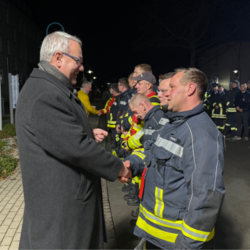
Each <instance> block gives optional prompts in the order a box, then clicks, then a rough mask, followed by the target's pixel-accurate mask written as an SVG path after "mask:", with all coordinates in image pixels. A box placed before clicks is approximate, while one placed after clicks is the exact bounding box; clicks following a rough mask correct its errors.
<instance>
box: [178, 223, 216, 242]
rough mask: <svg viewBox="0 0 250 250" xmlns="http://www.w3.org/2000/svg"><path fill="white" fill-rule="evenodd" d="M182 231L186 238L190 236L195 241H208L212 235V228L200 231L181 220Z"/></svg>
mask: <svg viewBox="0 0 250 250" xmlns="http://www.w3.org/2000/svg"><path fill="white" fill-rule="evenodd" d="M181 231H182V233H183V234H184V235H185V236H187V237H188V238H191V239H193V240H197V241H204V242H206V241H210V240H211V239H213V237H214V228H213V230H212V232H205V231H200V230H197V229H194V228H192V227H190V226H188V225H187V224H186V223H185V221H183V224H182V230H181Z"/></svg>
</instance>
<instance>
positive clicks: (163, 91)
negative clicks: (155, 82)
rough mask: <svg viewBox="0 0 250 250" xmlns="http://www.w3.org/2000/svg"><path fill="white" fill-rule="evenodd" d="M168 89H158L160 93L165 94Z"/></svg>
mask: <svg viewBox="0 0 250 250" xmlns="http://www.w3.org/2000/svg"><path fill="white" fill-rule="evenodd" d="M166 91H168V89H166V90H158V93H161V94H164V93H165V92H166Z"/></svg>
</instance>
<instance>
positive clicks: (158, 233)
mask: <svg viewBox="0 0 250 250" xmlns="http://www.w3.org/2000/svg"><path fill="white" fill-rule="evenodd" d="M136 226H137V227H139V228H140V229H142V230H143V231H145V232H147V233H148V234H150V235H152V236H153V237H155V238H157V239H161V240H164V241H168V242H171V243H175V241H176V238H177V236H178V234H174V233H168V232H165V231H163V230H160V229H157V228H154V227H152V226H150V225H149V224H148V223H147V222H146V221H145V220H143V219H142V218H141V217H138V219H137V222H136Z"/></svg>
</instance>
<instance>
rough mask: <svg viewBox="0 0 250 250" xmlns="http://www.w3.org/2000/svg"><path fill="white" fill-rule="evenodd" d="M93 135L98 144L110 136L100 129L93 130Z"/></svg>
mask: <svg viewBox="0 0 250 250" xmlns="http://www.w3.org/2000/svg"><path fill="white" fill-rule="evenodd" d="M93 134H94V137H95V140H96V142H102V141H103V139H104V138H105V137H106V136H107V135H108V132H107V131H105V130H103V129H100V128H95V129H93Z"/></svg>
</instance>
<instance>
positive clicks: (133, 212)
mask: <svg viewBox="0 0 250 250" xmlns="http://www.w3.org/2000/svg"><path fill="white" fill-rule="evenodd" d="M131 215H132V216H133V217H138V215H139V207H138V208H136V209H134V210H132V212H131Z"/></svg>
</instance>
